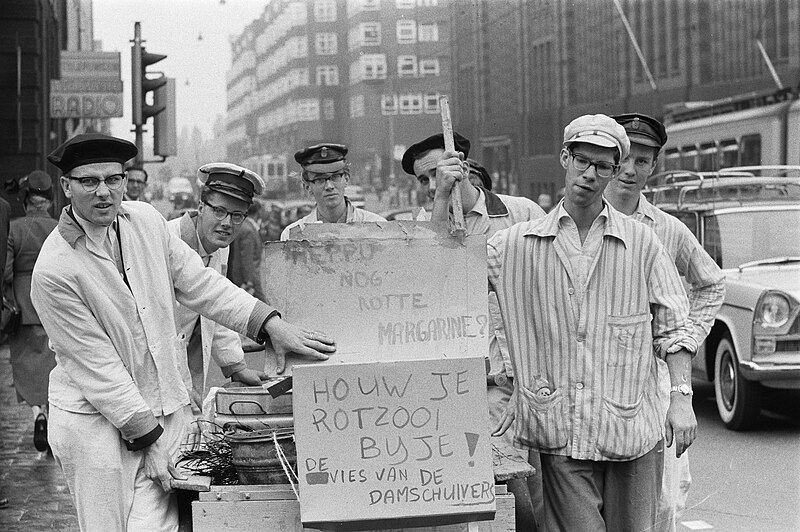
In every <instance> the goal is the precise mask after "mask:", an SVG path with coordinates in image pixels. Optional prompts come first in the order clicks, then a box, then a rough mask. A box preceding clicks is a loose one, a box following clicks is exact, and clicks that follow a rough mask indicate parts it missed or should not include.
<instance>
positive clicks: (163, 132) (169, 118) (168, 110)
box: [153, 78, 178, 157]
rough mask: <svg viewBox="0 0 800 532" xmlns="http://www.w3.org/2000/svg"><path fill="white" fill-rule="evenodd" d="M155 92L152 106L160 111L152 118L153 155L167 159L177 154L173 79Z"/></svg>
mask: <svg viewBox="0 0 800 532" xmlns="http://www.w3.org/2000/svg"><path fill="white" fill-rule="evenodd" d="M166 80H167V82H166V83H165V84H164V85H162V86H161V87H159V88H157V89H156V90H155V93H154V94H153V106H154V107H155V108H156V109H161V111H158V114H157V115H156V116H154V117H153V153H154V154H156V155H161V156H162V157H167V156H168V155H177V154H178V139H177V137H176V132H175V78H166Z"/></svg>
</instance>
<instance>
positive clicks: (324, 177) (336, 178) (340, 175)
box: [306, 172, 347, 185]
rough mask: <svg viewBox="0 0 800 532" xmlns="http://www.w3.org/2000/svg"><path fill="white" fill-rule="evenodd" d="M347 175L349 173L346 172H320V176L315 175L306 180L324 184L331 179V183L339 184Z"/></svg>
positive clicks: (315, 183) (313, 183)
mask: <svg viewBox="0 0 800 532" xmlns="http://www.w3.org/2000/svg"><path fill="white" fill-rule="evenodd" d="M345 175H347V174H345V173H344V172H337V173H335V174H319V176H318V177H315V178H314V179H306V181H308V182H309V183H311V184H312V185H324V184H325V183H326V182H327V181H328V180H330V182H331V183H333V184H335V185H338V184H339V183H341V182H342V179H344V176H345Z"/></svg>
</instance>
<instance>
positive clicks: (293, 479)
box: [272, 432, 300, 501]
mask: <svg viewBox="0 0 800 532" xmlns="http://www.w3.org/2000/svg"><path fill="white" fill-rule="evenodd" d="M292 438H294V434H292ZM272 441H273V443H275V451H276V453H277V455H278V460H280V462H281V467H283V472H284V474H285V475H286V478H288V479H289V485H290V486H292V491H293V492H294V496H295V497H297V500H298V501H299V500H300V495H299V494H298V493H297V488H296V487H295V484H296V483H298V482H299V480H298V478H297V474H296V473H295V472H294V469H292V465H291V464H290V463H289V459H288V458H286V453H284V452H283V448H282V447H281V444H280V443H278V435H277V434H276V433H275V432H273V433H272Z"/></svg>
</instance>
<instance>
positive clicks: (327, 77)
mask: <svg viewBox="0 0 800 532" xmlns="http://www.w3.org/2000/svg"><path fill="white" fill-rule="evenodd" d="M338 84H339V67H337V66H336V65H320V66H318V67H317V85H328V86H332V85H338Z"/></svg>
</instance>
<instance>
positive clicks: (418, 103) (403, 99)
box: [400, 94, 422, 115]
mask: <svg viewBox="0 0 800 532" xmlns="http://www.w3.org/2000/svg"><path fill="white" fill-rule="evenodd" d="M420 113H422V94H402V95H400V114H401V115H418V114H420Z"/></svg>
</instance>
